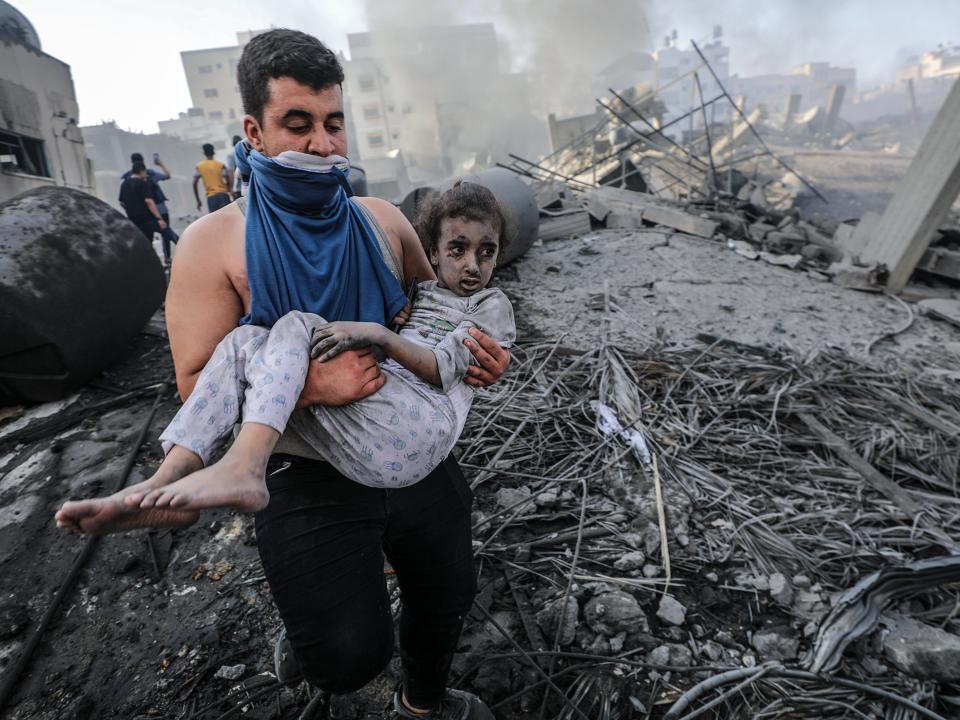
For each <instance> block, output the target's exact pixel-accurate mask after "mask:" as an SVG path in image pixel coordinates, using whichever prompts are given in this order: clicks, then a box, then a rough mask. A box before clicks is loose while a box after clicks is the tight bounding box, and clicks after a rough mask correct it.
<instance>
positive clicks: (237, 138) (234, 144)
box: [230, 135, 243, 147]
mask: <svg viewBox="0 0 960 720" xmlns="http://www.w3.org/2000/svg"><path fill="white" fill-rule="evenodd" d="M241 140H243V138H242V137H240V136H239V135H234V136H233V140H231V141H230V144H231V145H233V146H234V147H236V146H237V143H238V142H240V141H241Z"/></svg>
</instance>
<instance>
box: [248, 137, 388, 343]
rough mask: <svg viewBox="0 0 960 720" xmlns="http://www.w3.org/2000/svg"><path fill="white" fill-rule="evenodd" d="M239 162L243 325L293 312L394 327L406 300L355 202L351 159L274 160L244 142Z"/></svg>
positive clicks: (292, 156) (284, 156) (285, 156)
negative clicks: (244, 188)
mask: <svg viewBox="0 0 960 720" xmlns="http://www.w3.org/2000/svg"><path fill="white" fill-rule="evenodd" d="M236 159H237V167H238V168H239V169H240V172H241V173H243V174H245V175H246V174H249V176H250V185H249V189H248V192H247V211H246V240H245V248H246V261H247V279H248V282H249V284H250V313H249V314H248V315H246V316H244V317H243V318H242V319H241V321H240V323H241V324H253V325H263V326H266V327H270V326H272V325H273V324H274V323H275V322H276V321H277V320H279V319H280V318H281V317H283V316H284V315H286V314H287V313H288V312H290V311H291V310H300V311H303V312H311V313H316V314H317V315H321V316H323V317H324V318H326V319H327V320H329V321H331V322H332V321H336V320H349V321H362V322H375V323H379V324H381V325H386V324H387V323H388V322H389V321H390V320H392V319H393V318H394V317H395V316H396V314H397V313H398V312H399V311H400V310H401V309H402V308H403V306H404V305H405V304H406V297H405V296H404V292H403V288H402V287H401V286H400V283H399V282H398V281H397V279H396V278H395V277H394V276H393V274H392V273H391V272H390V270H389V269H388V268H387V266H386V263H385V262H384V259H383V254H382V252H381V250H380V245H379V243H378V242H377V238H376V235H375V234H374V230H373V228H371V227H370V224H369V223H368V222H367V219H366V218H365V217H364V215H363V211H362V210H360V208H358V207H356V205H355V204H354V201H353V200H351V198H350V196H351V195H352V192H351V190H350V185H349V184H348V183H347V178H346V174H345V172H344V170H347V169H348V167H347V162H346V159H345V158H321V157H318V156H312V155H305V154H302V153H291V152H285V153H281V154H280V155H278V156H277V157H275V158H270V157H267V156H265V155H263V154H261V153H260V152H257V151H256V150H253V149H250V148H248V147H247V146H246V145H245V144H244V143H239V144H237V147H236ZM335 161H340V163H339V164H340V167H338V163H337V162H335ZM341 167H342V168H343V169H341Z"/></svg>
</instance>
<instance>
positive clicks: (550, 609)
mask: <svg viewBox="0 0 960 720" xmlns="http://www.w3.org/2000/svg"><path fill="white" fill-rule="evenodd" d="M561 608H562V610H561ZM561 615H562V621H561ZM579 616H580V605H579V603H577V599H576V598H575V597H572V596H568V597H567V598H566V604H564V603H563V598H557V599H556V600H554V601H552V602H550V603H547V605H546V606H545V607H544V608H543V609H542V610H540V611H539V612H537V625H539V626H540V629H541V630H543V632H544V635H545V636H546V637H547V638H550V639H551V640H552V639H553V638H554V637H556V638H557V642H558V644H559V645H560V647H567V646H568V645H570V644H571V643H572V642H573V641H574V639H575V638H576V634H577V625H578V618H579ZM558 625H560V632H559V635H558V634H557V630H558Z"/></svg>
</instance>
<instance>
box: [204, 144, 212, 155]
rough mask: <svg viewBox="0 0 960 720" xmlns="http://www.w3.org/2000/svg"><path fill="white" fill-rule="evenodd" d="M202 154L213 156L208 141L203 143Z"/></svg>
mask: <svg viewBox="0 0 960 720" xmlns="http://www.w3.org/2000/svg"><path fill="white" fill-rule="evenodd" d="M203 154H204V155H206V156H207V157H213V145H211V144H210V143H204V144H203Z"/></svg>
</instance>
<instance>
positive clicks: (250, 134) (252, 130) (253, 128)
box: [243, 115, 263, 152]
mask: <svg viewBox="0 0 960 720" xmlns="http://www.w3.org/2000/svg"><path fill="white" fill-rule="evenodd" d="M243 134H244V135H246V136H247V141H248V142H249V143H250V145H251V147H253V149H254V150H256V151H257V152H263V130H262V129H261V127H260V123H259V122H257V119H256V118H255V117H254V116H253V115H244V116H243Z"/></svg>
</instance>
